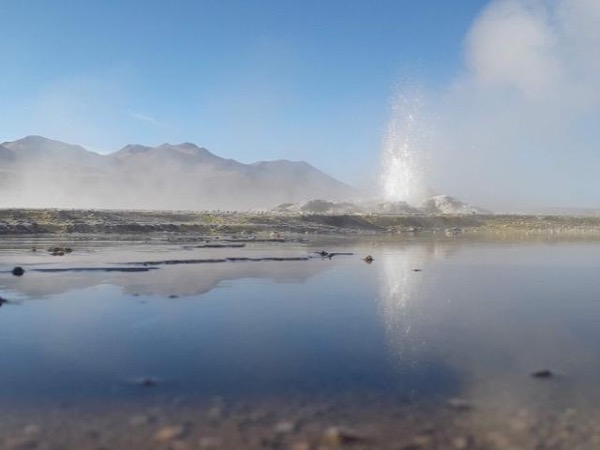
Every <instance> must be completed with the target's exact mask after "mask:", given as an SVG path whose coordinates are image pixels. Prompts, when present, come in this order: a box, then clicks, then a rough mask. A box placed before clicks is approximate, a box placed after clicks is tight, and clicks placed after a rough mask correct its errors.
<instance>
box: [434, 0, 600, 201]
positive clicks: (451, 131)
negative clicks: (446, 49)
mask: <svg viewBox="0 0 600 450" xmlns="http://www.w3.org/2000/svg"><path fill="white" fill-rule="evenodd" d="M599 30H600V1H598V0H496V1H493V2H492V3H490V4H489V5H488V7H487V8H485V10H484V11H483V12H482V13H481V15H480V16H479V17H478V18H477V20H476V21H475V23H474V24H473V26H472V27H471V30H470V32H469V33H468V36H467V39H466V42H465V66H466V69H467V70H466V72H465V74H464V75H463V76H461V77H460V79H458V80H456V81H455V83H453V84H452V86H451V87H450V88H449V89H448V90H447V92H446V98H445V101H444V106H443V107H441V106H440V105H438V107H437V112H438V116H441V119H440V123H439V124H437V126H436V127H435V128H436V129H437V131H438V132H437V133H436V138H437V139H436V148H437V150H436V154H435V155H434V158H432V160H433V161H436V164H437V166H436V168H435V171H436V175H435V177H434V178H433V182H434V184H435V187H436V188H437V189H438V190H442V191H446V192H448V193H451V194H455V195H457V196H463V197H465V198H466V199H467V200H470V201H472V202H476V203H477V202H478V203H482V204H483V205H484V206H486V205H487V206H490V207H493V208H494V207H495V208H497V209H512V208H514V209H523V208H527V207H530V206H531V207H534V206H541V205H552V206H554V205H556V206H559V205H563V206H567V205H577V206H595V207H600V203H599V200H598V199H597V189H598V187H599V184H600V183H599V181H598V180H599V178H598V175H597V170H598V167H600V151H599V150H600V139H599V138H598V137H597V134H596V133H597V132H596V131H595V127H597V125H594V124H597V123H600V31H599ZM474 187H476V189H474Z"/></svg>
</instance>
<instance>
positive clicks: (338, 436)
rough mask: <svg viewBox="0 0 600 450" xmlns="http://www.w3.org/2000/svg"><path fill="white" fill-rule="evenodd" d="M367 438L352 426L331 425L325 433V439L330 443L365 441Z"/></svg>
mask: <svg viewBox="0 0 600 450" xmlns="http://www.w3.org/2000/svg"><path fill="white" fill-rule="evenodd" d="M365 440H366V438H365V437H364V436H362V435H360V434H359V433H357V432H356V431H354V430H351V429H350V428H344V427H329V428H328V429H327V430H325V433H323V441H324V442H325V443H326V444H329V445H338V446H339V445H345V444H353V443H357V442H362V441H365Z"/></svg>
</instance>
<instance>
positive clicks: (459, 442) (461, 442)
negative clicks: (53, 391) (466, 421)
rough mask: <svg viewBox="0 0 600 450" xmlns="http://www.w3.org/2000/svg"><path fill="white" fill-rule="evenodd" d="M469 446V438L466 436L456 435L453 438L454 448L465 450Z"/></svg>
mask: <svg viewBox="0 0 600 450" xmlns="http://www.w3.org/2000/svg"><path fill="white" fill-rule="evenodd" d="M468 447H469V439H467V438H466V437H464V436H459V437H455V438H454V439H452V448H455V449H457V450H464V449H466V448H468Z"/></svg>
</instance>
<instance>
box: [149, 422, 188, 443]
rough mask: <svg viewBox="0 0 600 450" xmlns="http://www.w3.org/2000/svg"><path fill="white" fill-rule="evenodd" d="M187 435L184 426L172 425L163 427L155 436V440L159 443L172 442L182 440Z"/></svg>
mask: <svg viewBox="0 0 600 450" xmlns="http://www.w3.org/2000/svg"><path fill="white" fill-rule="evenodd" d="M184 433H185V429H184V428H183V426H182V425H172V426H167V427H162V428H161V429H160V430H158V431H157V432H156V434H155V435H154V439H155V440H157V441H172V440H175V439H178V438H180V437H181V436H183V434H184Z"/></svg>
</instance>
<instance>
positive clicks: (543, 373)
mask: <svg viewBox="0 0 600 450" xmlns="http://www.w3.org/2000/svg"><path fill="white" fill-rule="evenodd" d="M531 376H532V377H533V378H552V377H553V376H554V373H552V371H551V370H548V369H543V370H538V371H536V372H532V373H531Z"/></svg>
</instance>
